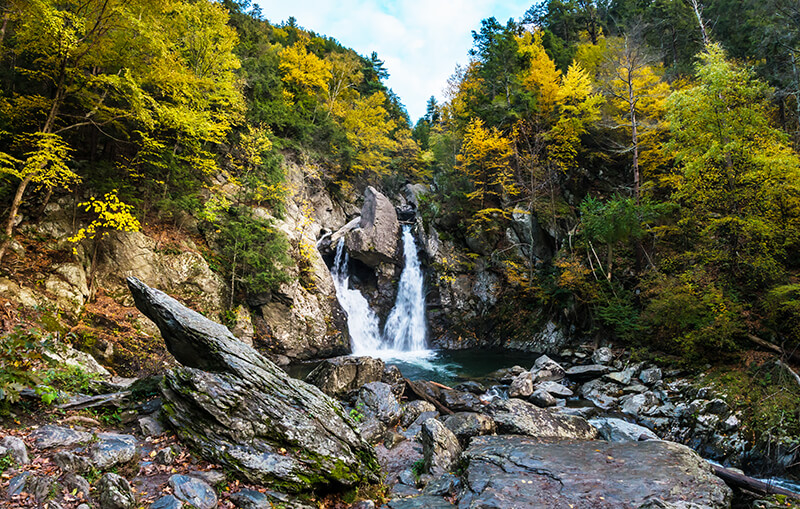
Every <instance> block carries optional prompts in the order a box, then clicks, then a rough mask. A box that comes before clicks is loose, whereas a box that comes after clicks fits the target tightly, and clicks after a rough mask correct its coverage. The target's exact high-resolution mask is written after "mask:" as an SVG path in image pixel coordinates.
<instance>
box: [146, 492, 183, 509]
mask: <svg viewBox="0 0 800 509" xmlns="http://www.w3.org/2000/svg"><path fill="white" fill-rule="evenodd" d="M182 507H183V502H181V501H180V500H178V499H177V498H175V496H174V495H167V496H166V497H161V498H159V499H158V500H156V501H155V502H153V503H152V504H150V509H181V508H182Z"/></svg>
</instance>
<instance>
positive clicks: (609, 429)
mask: <svg viewBox="0 0 800 509" xmlns="http://www.w3.org/2000/svg"><path fill="white" fill-rule="evenodd" d="M589 424H591V425H592V426H594V427H595V428H597V432H598V433H600V436H601V437H602V438H603V439H605V440H608V441H609V442H638V441H639V440H658V436H656V434H655V433H653V432H652V431H650V430H649V429H647V428H645V427H644V426H639V425H638V424H633V423H630V422H628V421H625V420H622V419H617V418H616V417H598V418H597V419H590V420H589Z"/></svg>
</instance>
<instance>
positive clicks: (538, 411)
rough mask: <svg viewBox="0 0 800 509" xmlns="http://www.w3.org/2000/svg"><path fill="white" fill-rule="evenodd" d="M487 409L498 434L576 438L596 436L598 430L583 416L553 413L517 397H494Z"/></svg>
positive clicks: (583, 438)
mask: <svg viewBox="0 0 800 509" xmlns="http://www.w3.org/2000/svg"><path fill="white" fill-rule="evenodd" d="M488 410H489V412H490V415H491V416H492V417H493V418H494V421H495V422H496V423H497V431H498V432H499V433H506V434H512V435H529V436H532V437H536V438H554V439H577V440H592V439H594V438H596V437H597V430H596V429H594V427H592V426H591V425H590V424H589V423H588V422H586V419H583V418H581V417H576V416H574V415H563V414H559V413H556V412H552V411H550V410H548V409H544V408H539V407H537V406H535V405H532V404H531V403H528V402H527V401H522V400H520V399H509V400H505V401H503V400H495V401H494V402H492V404H491V405H489V409H488Z"/></svg>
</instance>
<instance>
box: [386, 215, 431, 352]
mask: <svg viewBox="0 0 800 509" xmlns="http://www.w3.org/2000/svg"><path fill="white" fill-rule="evenodd" d="M403 259H404V260H403V261H404V262H405V267H404V268H403V272H402V274H400V286H399V288H398V289H397V299H395V303H394V307H393V308H392V311H391V312H390V313H389V318H387V319H386V324H385V325H384V327H383V338H384V341H385V342H387V343H388V344H389V345H390V346H391V348H392V349H394V350H400V351H402V352H408V351H417V350H425V348H426V344H425V339H426V336H427V332H428V331H427V327H426V324H425V292H424V290H425V289H424V288H423V283H424V280H423V278H422V268H421V267H420V265H419V256H418V255H417V245H416V243H415V242H414V235H413V234H412V233H411V227H410V226H408V225H404V226H403Z"/></svg>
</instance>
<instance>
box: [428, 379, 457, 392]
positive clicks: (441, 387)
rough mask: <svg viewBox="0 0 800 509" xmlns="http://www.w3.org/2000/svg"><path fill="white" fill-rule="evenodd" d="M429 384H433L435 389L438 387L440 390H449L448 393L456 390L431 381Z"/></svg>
mask: <svg viewBox="0 0 800 509" xmlns="http://www.w3.org/2000/svg"><path fill="white" fill-rule="evenodd" d="M428 383H429V384H431V385H432V386H434V387H438V388H440V389H447V390H448V391H452V390H454V389H453V388H452V387H448V386H446V385H442V384H440V383H437V382H430V381H429V382H428Z"/></svg>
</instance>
